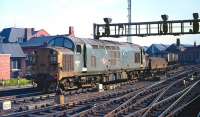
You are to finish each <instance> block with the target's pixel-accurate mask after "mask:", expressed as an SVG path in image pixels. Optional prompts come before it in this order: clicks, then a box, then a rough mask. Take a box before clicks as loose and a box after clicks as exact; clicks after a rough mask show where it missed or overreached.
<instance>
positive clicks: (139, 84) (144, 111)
mask: <svg viewBox="0 0 200 117" xmlns="http://www.w3.org/2000/svg"><path fill="white" fill-rule="evenodd" d="M194 73H196V75H195V76H194ZM199 73H200V69H199V65H190V66H183V67H179V68H177V69H176V70H173V71H169V72H168V73H167V75H163V76H160V77H162V79H161V80H160V81H139V80H132V81H127V82H123V83H118V84H112V85H109V86H107V87H110V88H111V89H108V90H104V91H97V90H96V88H85V89H75V90H70V91H66V92H64V103H63V104H58V103H56V101H55V98H57V96H58V95H56V93H49V94H44V93H42V92H38V91H37V90H35V89H34V90H33V89H31V88H30V89H26V90H23V91H22V92H21V93H20V91H19V92H18V93H16V92H12V91H11V90H10V91H11V92H10V94H9V95H7V96H5V95H3V93H5V92H1V97H0V99H1V102H4V101H5V100H10V101H11V109H8V110H1V111H0V116H3V117H7V116H8V117H13V116H16V117H21V116H27V117H29V116H31V117H36V116H42V117H55V116H56V117H61V116H73V117H79V116H81V117H88V116H90V117H94V116H105V117H116V116H119V117H122V116H126V117H171V116H178V117H182V116H183V113H187V114H186V115H192V116H196V115H197V114H198V111H199V110H198V109H197V107H198V105H196V106H195V104H196V103H197V102H199V97H200V91H199V90H198V89H199V87H200V84H199V83H200V79H199ZM7 93H9V92H7ZM193 105H194V107H193ZM188 108H196V111H194V112H191V109H188ZM182 112H183V113H182ZM192 116H191V117H192Z"/></svg>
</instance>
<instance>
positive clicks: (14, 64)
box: [12, 60, 20, 69]
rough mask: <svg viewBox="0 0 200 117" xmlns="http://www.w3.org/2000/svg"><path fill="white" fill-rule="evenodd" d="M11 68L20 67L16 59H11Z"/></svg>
mask: <svg viewBox="0 0 200 117" xmlns="http://www.w3.org/2000/svg"><path fill="white" fill-rule="evenodd" d="M12 69H20V62H19V61H18V60H12Z"/></svg>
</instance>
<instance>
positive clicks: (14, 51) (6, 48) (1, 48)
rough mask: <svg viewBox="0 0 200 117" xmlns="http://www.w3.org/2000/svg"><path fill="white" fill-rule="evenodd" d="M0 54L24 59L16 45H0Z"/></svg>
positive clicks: (18, 46)
mask: <svg viewBox="0 0 200 117" xmlns="http://www.w3.org/2000/svg"><path fill="white" fill-rule="evenodd" d="M0 54H11V57H26V55H25V54H24V52H23V51H22V48H21V47H20V45H19V44H18V43H0Z"/></svg>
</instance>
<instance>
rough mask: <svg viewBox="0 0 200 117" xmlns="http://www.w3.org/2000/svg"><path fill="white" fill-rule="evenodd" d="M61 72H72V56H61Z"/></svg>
mask: <svg viewBox="0 0 200 117" xmlns="http://www.w3.org/2000/svg"><path fill="white" fill-rule="evenodd" d="M63 70H64V71H73V70H74V64H73V55H63Z"/></svg>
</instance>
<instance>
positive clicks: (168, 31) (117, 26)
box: [93, 13, 200, 39]
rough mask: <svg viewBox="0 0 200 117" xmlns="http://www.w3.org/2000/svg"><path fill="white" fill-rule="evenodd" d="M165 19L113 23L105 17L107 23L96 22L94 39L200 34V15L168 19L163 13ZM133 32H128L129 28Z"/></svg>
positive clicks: (194, 14)
mask: <svg viewBox="0 0 200 117" xmlns="http://www.w3.org/2000/svg"><path fill="white" fill-rule="evenodd" d="M161 18H162V20H163V21H153V22H136V23H113V24H111V21H112V19H111V18H104V22H105V24H94V25H93V34H94V39H99V38H101V37H115V38H118V37H121V36H140V37H144V36H156V35H175V36H176V35H182V34H200V31H199V22H200V19H199V15H198V13H193V19H189V20H172V21H168V16H167V15H161ZM130 26H131V27H132V28H131V31H130V32H131V33H128V32H129V31H128V28H129V27H130Z"/></svg>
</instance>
